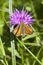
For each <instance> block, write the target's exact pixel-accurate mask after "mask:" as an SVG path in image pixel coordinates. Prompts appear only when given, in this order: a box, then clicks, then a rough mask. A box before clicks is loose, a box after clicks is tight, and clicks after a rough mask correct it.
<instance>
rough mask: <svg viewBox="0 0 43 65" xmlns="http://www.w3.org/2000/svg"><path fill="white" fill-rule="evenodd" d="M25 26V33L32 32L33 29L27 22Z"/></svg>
mask: <svg viewBox="0 0 43 65" xmlns="http://www.w3.org/2000/svg"><path fill="white" fill-rule="evenodd" d="M24 28H25V34H32V32H33V31H32V28H31V27H30V26H29V25H27V24H25V25H24Z"/></svg>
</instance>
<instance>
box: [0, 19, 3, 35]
mask: <svg viewBox="0 0 43 65" xmlns="http://www.w3.org/2000/svg"><path fill="white" fill-rule="evenodd" d="M3 26H4V21H3V20H0V35H2V33H3Z"/></svg>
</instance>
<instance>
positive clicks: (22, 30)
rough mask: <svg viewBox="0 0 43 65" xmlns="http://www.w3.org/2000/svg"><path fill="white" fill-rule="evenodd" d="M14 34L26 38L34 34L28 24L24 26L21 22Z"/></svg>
mask: <svg viewBox="0 0 43 65" xmlns="http://www.w3.org/2000/svg"><path fill="white" fill-rule="evenodd" d="M13 34H14V35H16V36H24V35H27V34H32V28H31V27H30V26H29V25H28V24H24V23H23V22H21V24H20V25H17V26H16V27H15V28H14V30H13Z"/></svg>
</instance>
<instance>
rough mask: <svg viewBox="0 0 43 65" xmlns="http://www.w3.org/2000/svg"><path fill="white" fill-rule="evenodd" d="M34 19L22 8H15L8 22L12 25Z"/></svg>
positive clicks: (31, 21)
mask: <svg viewBox="0 0 43 65" xmlns="http://www.w3.org/2000/svg"><path fill="white" fill-rule="evenodd" d="M34 21H35V20H34V19H33V16H31V15H30V14H28V12H26V11H24V10H21V11H19V10H17V9H16V10H15V11H14V12H13V13H12V14H11V16H10V22H11V24H12V25H16V24H20V23H21V22H24V24H31V23H33V22H34Z"/></svg>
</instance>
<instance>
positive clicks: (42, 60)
mask: <svg viewBox="0 0 43 65" xmlns="http://www.w3.org/2000/svg"><path fill="white" fill-rule="evenodd" d="M41 62H42V65H43V57H42V59H41Z"/></svg>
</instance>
